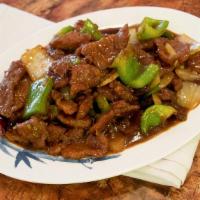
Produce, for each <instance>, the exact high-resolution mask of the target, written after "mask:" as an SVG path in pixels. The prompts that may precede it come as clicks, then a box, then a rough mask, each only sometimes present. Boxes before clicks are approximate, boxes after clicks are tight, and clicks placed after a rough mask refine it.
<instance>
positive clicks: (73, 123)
mask: <svg viewBox="0 0 200 200" xmlns="http://www.w3.org/2000/svg"><path fill="white" fill-rule="evenodd" d="M57 118H58V120H59V121H60V122H61V123H63V124H65V125H67V126H68V127H73V128H83V129H87V128H89V127H90V125H91V119H90V118H88V117H85V118H83V119H75V118H73V117H68V116H65V115H63V114H59V115H58V116H57Z"/></svg>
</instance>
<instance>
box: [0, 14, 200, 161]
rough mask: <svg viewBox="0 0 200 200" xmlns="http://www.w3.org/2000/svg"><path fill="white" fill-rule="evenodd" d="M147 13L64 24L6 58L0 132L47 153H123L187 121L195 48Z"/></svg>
mask: <svg viewBox="0 0 200 200" xmlns="http://www.w3.org/2000/svg"><path fill="white" fill-rule="evenodd" d="M168 24H169V22H168V21H165V20H156V19H152V18H149V17H145V18H144V20H143V21H142V22H141V23H140V24H139V25H135V26H132V27H128V25H124V26H123V27H121V28H111V29H105V30H99V28H98V26H97V25H96V24H94V23H93V22H92V21H91V20H89V19H87V20H80V21H78V22H77V23H76V24H75V25H74V26H67V27H64V28H62V29H61V30H60V31H59V32H58V33H57V34H56V35H55V36H54V37H53V39H52V40H51V41H50V43H49V44H48V45H47V46H45V47H43V46H41V45H38V46H36V47H34V48H32V49H29V50H27V51H26V52H25V53H24V54H23V55H22V56H21V58H20V60H18V61H15V62H12V64H11V66H10V68H9V70H8V71H7V72H6V73H5V76H4V79H3V81H2V83H1V85H0V116H1V117H0V133H1V136H2V137H5V138H7V139H8V140H9V141H11V142H13V143H16V144H18V145H21V146H23V147H25V148H29V149H33V150H42V151H46V152H47V153H49V154H51V155H62V156H63V157H65V158H72V159H80V158H84V157H89V156H90V157H91V156H92V157H103V156H105V155H107V154H108V153H116V152H120V151H123V150H124V149H125V148H127V147H128V146H130V145H132V144H135V143H137V142H138V141H139V142H140V141H144V140H146V139H149V138H150V137H151V136H154V135H155V134H156V133H159V132H162V131H164V130H166V128H169V127H171V126H172V125H174V124H177V123H178V122H181V121H184V120H186V119H187V113H188V111H189V110H191V109H193V108H195V107H196V106H197V105H198V104H199V101H200V85H199V83H200V74H199V73H200V46H199V45H198V44H197V43H196V42H195V41H193V40H192V39H190V38H189V37H187V36H186V35H178V34H175V33H173V32H171V31H169V30H168V29H167V27H168Z"/></svg>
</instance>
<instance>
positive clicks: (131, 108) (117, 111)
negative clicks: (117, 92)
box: [90, 100, 139, 135]
mask: <svg viewBox="0 0 200 200" xmlns="http://www.w3.org/2000/svg"><path fill="white" fill-rule="evenodd" d="M138 109H139V106H138V105H130V104H128V103H126V102H125V101H123V100H122V101H117V102H114V103H113V105H112V108H111V109H110V111H108V112H107V113H104V114H102V115H101V116H100V117H99V119H98V120H97V121H96V123H95V124H94V125H93V126H92V127H91V128H90V133H95V134H97V135H98V134H99V133H101V132H102V131H103V130H104V128H106V126H107V125H108V124H109V123H110V122H111V121H112V120H113V119H114V118H115V117H120V116H124V115H126V114H128V113H132V112H135V111H136V110H138Z"/></svg>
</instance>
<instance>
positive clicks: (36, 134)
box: [5, 117, 48, 149]
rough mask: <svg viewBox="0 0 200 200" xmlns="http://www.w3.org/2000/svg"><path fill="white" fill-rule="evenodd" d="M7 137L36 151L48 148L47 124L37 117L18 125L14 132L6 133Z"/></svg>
mask: <svg viewBox="0 0 200 200" xmlns="http://www.w3.org/2000/svg"><path fill="white" fill-rule="evenodd" d="M5 136H6V137H7V138H8V139H9V140H10V141H12V142H16V143H19V144H23V145H25V146H27V147H31V148H34V149H46V148H47V147H46V143H45V141H46V139H47V138H48V130H47V124H46V123H45V122H43V121H42V120H40V119H38V118H36V117H32V118H31V119H29V120H27V121H25V122H22V123H18V124H17V125H15V126H14V127H13V129H12V130H10V131H8V132H6V134H5Z"/></svg>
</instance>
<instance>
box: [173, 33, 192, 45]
mask: <svg viewBox="0 0 200 200" xmlns="http://www.w3.org/2000/svg"><path fill="white" fill-rule="evenodd" d="M176 38H177V39H178V40H179V41H180V42H182V43H186V44H194V43H196V41H195V40H194V39H192V38H191V37H189V36H188V35H186V34H181V35H178V36H177V37H176Z"/></svg>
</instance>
